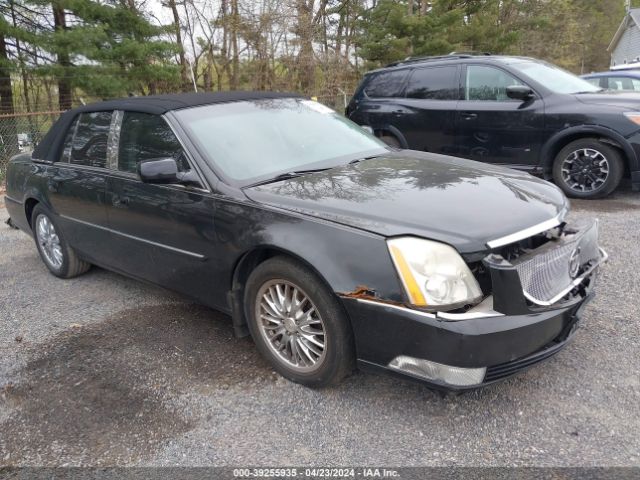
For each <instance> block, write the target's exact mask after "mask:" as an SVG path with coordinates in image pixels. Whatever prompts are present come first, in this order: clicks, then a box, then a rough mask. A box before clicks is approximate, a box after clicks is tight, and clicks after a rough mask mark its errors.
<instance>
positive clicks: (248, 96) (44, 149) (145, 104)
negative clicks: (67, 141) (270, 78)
mask: <svg viewBox="0 0 640 480" xmlns="http://www.w3.org/2000/svg"><path fill="white" fill-rule="evenodd" d="M300 97H301V95H299V94H297V93H280V92H206V93H195V92H193V93H175V94H170V95H149V96H146V97H127V98H120V99H116V100H107V101H104V102H97V103H92V104H90V105H83V106H81V107H77V108H74V109H71V110H69V111H67V112H65V113H63V114H62V115H61V116H60V118H59V119H58V121H57V122H56V123H54V124H53V126H52V127H51V129H50V130H49V131H48V132H47V134H46V135H45V136H44V138H43V139H42V140H41V141H40V143H38V145H37V146H36V148H35V149H34V150H33V158H36V159H39V160H46V161H50V162H55V161H56V160H57V159H58V153H59V152H60V150H61V148H62V144H63V142H64V136H65V134H66V133H67V130H68V129H69V127H70V126H71V124H72V122H73V120H74V119H75V117H76V116H77V115H78V114H79V113H83V112H104V111H111V110H124V111H129V112H141V113H151V114H156V115H162V114H163V113H167V112H169V111H171V110H180V109H181V108H189V107H198V106H202V105H211V104H215V103H228V102H241V101H251V100H263V99H270V98H300Z"/></svg>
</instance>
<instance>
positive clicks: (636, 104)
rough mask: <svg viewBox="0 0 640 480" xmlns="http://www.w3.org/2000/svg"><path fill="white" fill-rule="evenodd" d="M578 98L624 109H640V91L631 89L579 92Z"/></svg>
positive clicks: (586, 101)
mask: <svg viewBox="0 0 640 480" xmlns="http://www.w3.org/2000/svg"><path fill="white" fill-rule="evenodd" d="M575 97H576V99H578V101H580V102H582V103H586V104H595V105H609V106H611V107H620V108H624V109H632V108H634V109H640V93H635V92H629V91H621V92H616V91H607V92H598V93H579V94H576V95H575Z"/></svg>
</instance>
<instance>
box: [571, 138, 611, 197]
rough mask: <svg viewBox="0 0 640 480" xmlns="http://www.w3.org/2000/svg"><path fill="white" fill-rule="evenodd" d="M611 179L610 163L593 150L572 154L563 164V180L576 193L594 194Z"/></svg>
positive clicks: (578, 151)
mask: <svg viewBox="0 0 640 480" xmlns="http://www.w3.org/2000/svg"><path fill="white" fill-rule="evenodd" d="M608 177H609V161H608V160H607V157H605V156H604V155H603V154H602V153H600V152H599V151H597V150H594V149H592V148H581V149H579V150H574V151H573V152H571V153H570V154H569V155H567V157H566V158H565V159H564V160H563V162H562V179H563V180H564V182H565V184H566V185H567V186H568V187H569V188H570V189H571V190H573V191H575V192H594V191H596V190H598V189H599V188H600V187H601V186H602V185H604V183H605V182H606V181H607V178H608Z"/></svg>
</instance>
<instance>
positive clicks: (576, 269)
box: [512, 220, 603, 305]
mask: <svg viewBox="0 0 640 480" xmlns="http://www.w3.org/2000/svg"><path fill="white" fill-rule="evenodd" d="M567 230H569V229H565V233H564V234H563V235H562V236H561V237H560V238H558V239H555V240H550V241H549V242H548V243H546V244H544V245H543V246H541V247H539V248H536V249H535V250H533V251H531V252H529V253H527V254H525V255H522V256H520V257H518V258H517V259H516V260H515V261H513V262H512V264H513V266H514V267H515V268H516V270H517V272H518V275H519V277H520V282H521V283H522V289H523V291H524V294H525V296H526V297H527V298H528V299H529V300H530V301H532V302H533V303H537V304H539V305H549V304H552V303H555V302H557V301H558V300H560V299H561V298H562V297H564V296H565V295H566V294H567V293H569V292H570V291H571V290H572V289H573V287H574V286H575V285H577V283H580V282H579V281H577V280H576V278H577V277H580V276H581V275H584V274H585V273H586V272H587V270H590V269H593V268H594V267H595V266H596V265H597V264H598V263H600V261H601V259H602V257H603V255H602V253H601V251H600V249H599V248H598V224H597V221H595V220H593V221H590V222H588V223H582V224H580V225H576V226H574V227H572V228H571V229H570V230H569V231H567ZM576 281H577V283H576Z"/></svg>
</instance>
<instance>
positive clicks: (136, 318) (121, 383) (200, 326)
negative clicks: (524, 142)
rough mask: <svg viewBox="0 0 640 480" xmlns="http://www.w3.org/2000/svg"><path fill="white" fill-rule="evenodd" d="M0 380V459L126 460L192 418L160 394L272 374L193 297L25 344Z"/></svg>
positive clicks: (142, 453)
mask: <svg viewBox="0 0 640 480" xmlns="http://www.w3.org/2000/svg"><path fill="white" fill-rule="evenodd" d="M29 356H30V358H32V360H30V361H29V362H28V363H27V365H26V366H25V368H24V369H23V370H22V371H20V372H18V374H17V378H18V380H17V382H16V384H15V385H9V386H5V388H4V390H0V404H4V405H0V406H2V407H4V409H5V410H8V411H9V414H10V416H9V417H8V418H7V419H6V420H5V421H4V422H3V423H2V424H0V432H1V433H0V465H3V464H4V465H11V464H17V463H21V462H28V463H30V464H34V463H36V464H61V463H64V462H66V461H71V462H73V463H74V464H76V463H84V462H85V461H86V462H87V463H91V464H92V465H104V464H116V463H117V464H122V463H130V462H131V461H134V460H136V459H138V458H141V457H143V456H145V455H147V454H149V453H152V452H153V450H154V447H156V446H157V445H158V444H160V443H161V442H163V441H165V440H167V439H170V438H171V437H174V436H176V435H179V434H181V433H183V432H185V431H187V430H189V429H190V428H192V425H191V423H190V422H191V421H192V420H190V419H186V418H182V417H181V416H180V415H179V414H178V413H177V412H176V411H175V410H174V409H172V407H170V406H168V404H167V403H166V402H165V399H166V398H167V395H166V394H169V395H171V396H176V395H180V393H182V392H184V391H186V390H189V391H191V392H192V391H193V389H194V387H196V390H197V389H201V390H206V391H208V392H211V391H213V389H216V388H228V386H229V385H232V384H237V383H242V382H244V381H251V380H252V379H253V378H255V377H258V376H268V375H271V369H270V368H268V367H267V365H266V363H265V362H264V361H263V360H262V359H261V358H259V357H258V354H257V353H256V351H255V350H254V348H253V345H252V344H251V341H250V340H249V339H246V338H245V339H240V340H238V339H235V338H234V337H233V335H232V328H231V323H230V320H229V318H228V317H225V316H224V315H221V314H218V313H216V312H214V311H212V310H209V309H207V308H204V307H199V306H195V305H165V306H150V307H141V308H137V309H131V310H125V311H123V312H120V313H119V314H118V315H117V316H114V317H112V318H110V319H108V320H107V321H105V322H102V323H100V324H95V325H92V326H88V327H82V326H78V327H77V328H75V329H72V330H69V331H67V332H65V333H63V334H61V335H58V336H57V337H55V338H54V339H52V341H51V342H50V343H49V344H47V345H45V346H41V345H40V346H38V347H33V351H31V352H29Z"/></svg>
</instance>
